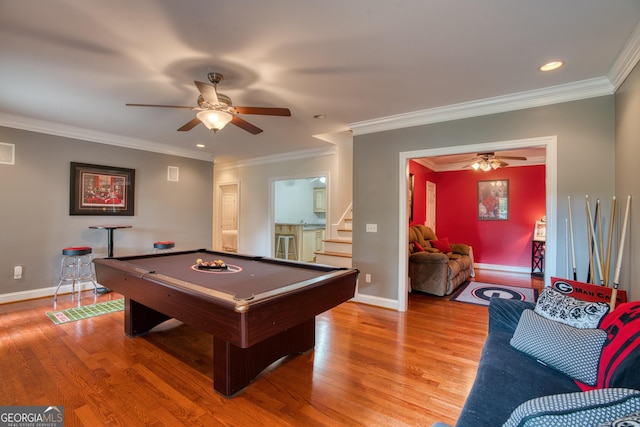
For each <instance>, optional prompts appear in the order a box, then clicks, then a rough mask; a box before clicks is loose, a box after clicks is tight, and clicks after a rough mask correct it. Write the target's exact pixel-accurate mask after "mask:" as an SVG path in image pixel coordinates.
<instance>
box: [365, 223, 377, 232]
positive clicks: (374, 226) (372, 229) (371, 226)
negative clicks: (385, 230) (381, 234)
mask: <svg viewBox="0 0 640 427" xmlns="http://www.w3.org/2000/svg"><path fill="white" fill-rule="evenodd" d="M365 230H366V231H367V233H377V232H378V224H367V226H366V229H365Z"/></svg>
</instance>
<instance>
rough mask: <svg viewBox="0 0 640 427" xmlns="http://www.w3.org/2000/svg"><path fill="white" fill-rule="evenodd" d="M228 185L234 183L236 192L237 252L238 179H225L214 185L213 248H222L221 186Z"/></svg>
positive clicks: (238, 242)
mask: <svg viewBox="0 0 640 427" xmlns="http://www.w3.org/2000/svg"><path fill="white" fill-rule="evenodd" d="M229 185H235V186H236V189H237V194H236V196H237V197H236V214H237V221H238V224H237V227H238V229H237V230H238V234H237V236H236V246H238V247H237V248H236V250H237V251H238V252H240V247H239V246H240V224H241V221H240V200H241V199H240V181H225V182H220V183H218V184H217V185H216V186H215V192H216V197H215V200H216V209H215V212H216V214H215V215H214V219H213V236H212V237H213V249H214V250H219V251H221V250H222V187H226V186H229Z"/></svg>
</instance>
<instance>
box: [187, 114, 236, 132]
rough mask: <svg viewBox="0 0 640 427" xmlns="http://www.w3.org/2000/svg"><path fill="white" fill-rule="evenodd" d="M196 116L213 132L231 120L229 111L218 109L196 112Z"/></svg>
mask: <svg viewBox="0 0 640 427" xmlns="http://www.w3.org/2000/svg"><path fill="white" fill-rule="evenodd" d="M196 117H197V118H198V120H200V121H201V122H202V124H204V125H205V126H206V127H207V129H209V130H212V131H214V132H217V131H219V130H220V129H222V128H223V127H225V126H226V125H227V124H228V123H229V122H230V121H231V120H233V116H232V115H231V114H230V113H227V112H226V111H219V110H204V111H200V112H199V113H198V114H196Z"/></svg>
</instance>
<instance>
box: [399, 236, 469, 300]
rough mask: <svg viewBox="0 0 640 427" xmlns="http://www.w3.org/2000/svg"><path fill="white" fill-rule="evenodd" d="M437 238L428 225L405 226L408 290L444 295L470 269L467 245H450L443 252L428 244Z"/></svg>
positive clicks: (449, 291) (455, 286)
mask: <svg viewBox="0 0 640 427" xmlns="http://www.w3.org/2000/svg"><path fill="white" fill-rule="evenodd" d="M432 240H438V238H437V236H436V234H435V233H434V232H433V230H431V228H429V227H427V226H424V225H414V226H411V227H409V278H410V279H411V289H412V290H415V291H419V292H426V293H429V294H432V295H438V296H444V295H449V294H451V293H453V291H454V290H455V289H456V288H457V287H458V286H460V285H461V284H463V283H464V282H466V281H467V280H468V279H469V277H470V276H471V274H472V272H473V260H472V259H471V256H470V253H471V247H470V246H469V245H466V244H464V243H456V244H450V247H451V252H448V253H443V252H441V251H440V250H439V249H436V248H435V247H433V246H432V245H431V241H432Z"/></svg>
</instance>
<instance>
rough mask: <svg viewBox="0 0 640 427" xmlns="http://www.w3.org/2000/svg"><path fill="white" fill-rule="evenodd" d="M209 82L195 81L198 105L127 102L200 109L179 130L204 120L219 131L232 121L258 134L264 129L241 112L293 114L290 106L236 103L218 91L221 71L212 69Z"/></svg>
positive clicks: (267, 114) (271, 114)
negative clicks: (215, 71)
mask: <svg viewBox="0 0 640 427" xmlns="http://www.w3.org/2000/svg"><path fill="white" fill-rule="evenodd" d="M207 77H208V78H209V81H210V82H211V84H209V83H203V82H199V81H194V83H195V85H196V87H197V88H198V91H199V92H200V95H198V101H197V102H198V106H197V107H189V106H182V105H154V104H126V105H127V106H129V107H161V108H186V109H189V110H193V111H198V113H197V114H196V117H195V118H194V119H192V120H190V121H189V122H187V123H185V124H184V125H182V126H181V127H180V128H178V131H180V132H184V131H188V130H191V129H193V128H194V127H196V126H197V125H199V124H200V123H203V124H204V125H205V126H206V127H207V128H208V129H211V130H213V131H214V132H217V131H219V130H220V129H222V128H223V127H225V126H226V125H227V124H228V123H231V124H233V125H236V126H238V127H239V128H241V129H244V130H246V131H247V132H249V133H251V134H253V135H257V134H259V133H261V132H262V129H260V128H259V127H257V126H255V125H252V124H251V123H249V122H247V121H246V120H244V119H242V118H240V117H239V116H238V114H257V115H263V116H282V117H289V116H291V111H290V110H289V109H288V108H274V107H235V106H233V104H232V103H231V98H229V97H228V96H226V95H225V94H222V93H218V90H217V86H218V83H220V81H222V79H223V76H222V74H219V73H209V74H208V75H207Z"/></svg>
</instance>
